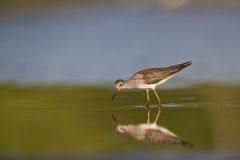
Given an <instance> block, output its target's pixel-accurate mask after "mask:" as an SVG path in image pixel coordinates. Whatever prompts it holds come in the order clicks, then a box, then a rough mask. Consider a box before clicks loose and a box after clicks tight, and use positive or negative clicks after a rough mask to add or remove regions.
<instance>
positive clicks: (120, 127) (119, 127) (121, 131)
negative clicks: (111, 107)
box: [112, 114, 127, 135]
mask: <svg viewBox="0 0 240 160" xmlns="http://www.w3.org/2000/svg"><path fill="white" fill-rule="evenodd" d="M112 118H113V121H114V122H115V123H116V124H117V128H116V132H117V133H118V134H120V135H123V134H125V133H126V131H127V127H126V126H125V125H122V124H120V123H119V121H118V120H117V119H116V117H115V116H114V115H113V114H112Z"/></svg>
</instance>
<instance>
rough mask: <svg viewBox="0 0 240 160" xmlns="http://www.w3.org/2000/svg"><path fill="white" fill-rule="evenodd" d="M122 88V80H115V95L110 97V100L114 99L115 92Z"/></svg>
mask: <svg viewBox="0 0 240 160" xmlns="http://www.w3.org/2000/svg"><path fill="white" fill-rule="evenodd" d="M123 86H124V80H122V79H118V80H116V82H115V83H114V88H115V93H114V94H113V96H112V100H113V99H114V97H115V96H116V94H117V92H118V91H119V90H120V89H122V88H123Z"/></svg>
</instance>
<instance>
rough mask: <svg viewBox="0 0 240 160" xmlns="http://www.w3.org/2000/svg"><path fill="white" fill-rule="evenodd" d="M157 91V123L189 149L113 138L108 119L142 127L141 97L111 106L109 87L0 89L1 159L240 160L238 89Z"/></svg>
mask: <svg viewBox="0 0 240 160" xmlns="http://www.w3.org/2000/svg"><path fill="white" fill-rule="evenodd" d="M158 92H159V94H160V97H161V100H162V104H163V107H162V109H161V115H160V120H159V123H158V124H159V125H160V126H164V127H166V128H168V129H169V130H171V131H172V132H174V133H176V134H177V135H179V136H180V137H182V138H183V139H185V140H187V141H189V142H191V143H193V144H194V148H192V149H189V148H185V147H182V146H178V145H164V144H162V145H153V144H145V143H142V142H139V141H136V140H134V139H132V138H131V137H126V136H120V135H118V134H116V132H115V129H116V124H115V123H114V121H113V120H112V117H111V115H112V114H114V115H115V116H116V117H117V118H118V120H119V121H120V122H121V123H122V124H139V123H145V122H146V120H147V114H146V109H145V107H144V104H145V99H146V97H145V92H143V91H134V92H124V91H123V92H120V93H119V94H118V95H117V97H116V99H115V100H114V101H113V102H112V101H111V100H110V99H111V96H112V93H113V90H112V89H111V88H108V87H99V86H62V85H59V86H1V87H0V130H1V132H0V153H1V155H2V156H3V157H4V156H6V157H8V156H9V157H19V156H39V157H45V158H46V157H47V158H50V159H51V157H52V158H53V157H54V158H56V159H58V158H60V157H62V158H64V157H65V158H70V159H74V158H86V157H87V158H102V159H105V158H106V159H111V158H112V157H114V158H115V159H118V158H119V159H120V158H121V157H122V158H133V157H134V158H137V157H149V158H156V157H159V156H160V157H165V156H166V157H169V158H172V159H176V158H182V159H192V158H195V159H201V157H208V158H212V159H214V158H217V156H221V155H222V156H223V157H224V156H225V157H230V158H236V157H237V156H239V149H240V126H239V122H240V108H239V107H240V99H239V97H240V87H239V86H224V85H198V86H193V87H188V88H181V89H168V90H166V89H165V90H160V91H158ZM150 100H151V105H150V111H151V120H153V119H154V116H155V115H156V114H157V106H156V105H155V104H156V101H155V97H154V94H153V93H151V94H150ZM218 154H219V155H218ZM174 157H175V158H174Z"/></svg>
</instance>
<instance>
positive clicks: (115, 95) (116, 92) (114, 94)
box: [112, 89, 118, 100]
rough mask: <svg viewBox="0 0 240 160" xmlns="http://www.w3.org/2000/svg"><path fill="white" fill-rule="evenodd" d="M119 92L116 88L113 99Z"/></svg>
mask: <svg viewBox="0 0 240 160" xmlns="http://www.w3.org/2000/svg"><path fill="white" fill-rule="evenodd" d="M117 92H118V90H117V89H116V91H115V93H114V94H113V96H112V100H113V99H114V98H115V96H116V95H117Z"/></svg>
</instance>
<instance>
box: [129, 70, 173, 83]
mask: <svg viewBox="0 0 240 160" xmlns="http://www.w3.org/2000/svg"><path fill="white" fill-rule="evenodd" d="M167 77H168V75H167V74H166V73H165V71H164V69H163V68H149V69H145V70H141V71H139V72H137V73H135V74H134V75H133V76H132V77H131V78H130V79H131V80H144V81H145V83H147V84H154V83H158V82H160V81H161V80H163V79H165V78H167Z"/></svg>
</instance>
